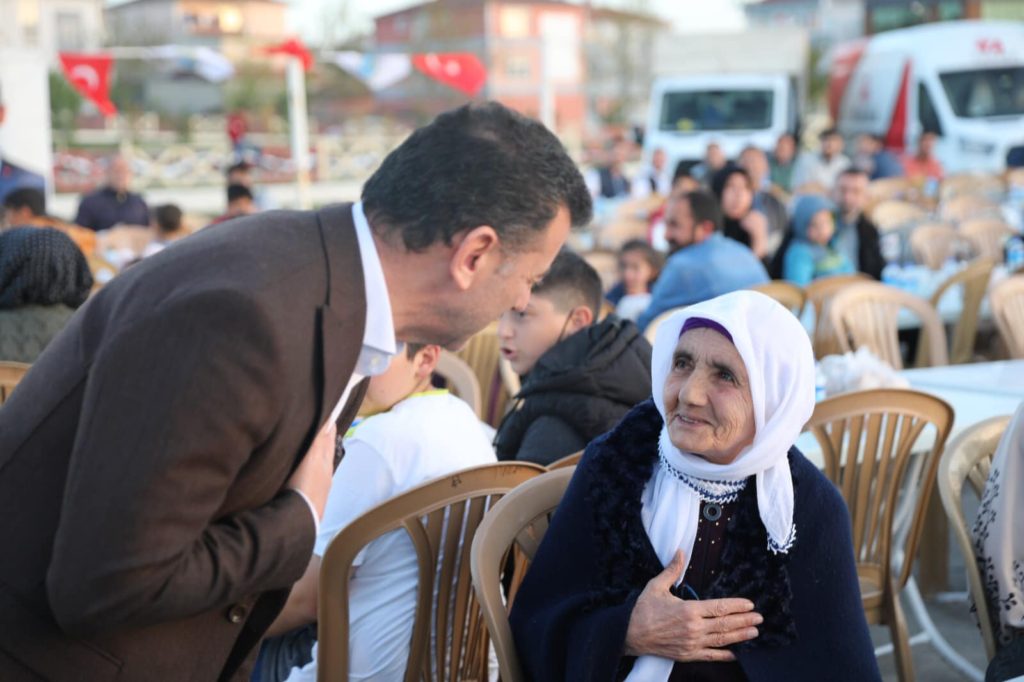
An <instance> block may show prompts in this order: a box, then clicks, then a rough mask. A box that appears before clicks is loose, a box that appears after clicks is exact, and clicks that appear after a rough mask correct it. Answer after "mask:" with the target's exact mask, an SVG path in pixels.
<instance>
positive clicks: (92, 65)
mask: <svg viewBox="0 0 1024 682" xmlns="http://www.w3.org/2000/svg"><path fill="white" fill-rule="evenodd" d="M59 56H60V63H61V66H62V67H64V77H65V78H67V79H68V82H69V83H71V85H73V86H74V88H75V90H78V92H80V93H82V95H83V96H84V97H86V98H88V99H89V101H91V102H92V103H93V104H95V105H96V107H97V108H99V110H100V113H101V114H103V115H104V116H113V115H114V114H116V113H117V107H115V106H114V103H113V102H111V101H110V67H111V65H112V64H113V63H114V58H113V57H111V56H110V55H109V54H73V53H71V52H61V53H60V54H59Z"/></svg>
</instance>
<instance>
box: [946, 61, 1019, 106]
mask: <svg viewBox="0 0 1024 682" xmlns="http://www.w3.org/2000/svg"><path fill="white" fill-rule="evenodd" d="M939 80H940V81H941V82H942V88H943V90H945V91H946V97H948V98H949V104H950V106H951V107H953V113H954V114H956V115H957V116H958V117H959V118H988V117H991V116H1021V115H1024V67H1020V66H1016V67H1006V68H1001V69H979V70H975V71H948V72H946V73H943V74H939Z"/></svg>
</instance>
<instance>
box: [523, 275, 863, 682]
mask: <svg viewBox="0 0 1024 682" xmlns="http://www.w3.org/2000/svg"><path fill="white" fill-rule="evenodd" d="M651 374H652V379H653V384H652V385H653V386H654V387H655V388H654V399H653V400H652V401H648V402H644V403H642V404H640V405H638V406H637V407H636V408H634V409H633V410H632V411H631V412H630V413H629V414H627V415H626V416H625V417H624V418H623V420H622V421H621V422H620V423H619V425H618V426H617V427H616V428H615V429H614V430H613V431H611V432H609V433H607V434H605V435H604V436H601V437H600V438H598V439H597V440H595V441H594V442H593V443H591V444H590V446H589V447H588V448H587V450H586V453H585V455H584V457H583V460H582V462H581V463H580V465H579V468H578V469H577V471H576V474H575V476H574V477H573V480H572V483H571V484H570V486H569V489H568V491H567V492H566V495H565V497H564V499H563V501H562V504H561V505H560V506H559V508H558V512H557V513H556V514H555V517H554V519H553V521H552V524H551V527H550V529H549V530H548V532H547V535H546V536H545V538H544V542H543V544H542V545H541V547H540V549H539V551H538V553H537V556H536V558H535V561H534V562H533V565H532V566H531V568H530V571H529V572H528V573H527V575H526V580H525V582H524V583H523V585H522V588H521V589H520V591H519V593H518V595H517V596H516V599H515V602H514V606H513V609H512V614H511V622H512V630H513V634H514V635H515V639H516V646H517V649H518V651H519V656H520V659H521V661H522V663H523V666H524V668H525V670H527V671H528V673H529V676H530V677H531V678H532V679H533V680H536V681H540V680H580V681H582V680H621V679H627V680H629V681H630V682H638V681H643V682H663V681H665V680H786V681H787V682H790V681H799V680H830V681H837V680H839V681H842V680H850V681H853V680H856V681H857V682H863V681H865V680H878V679H880V678H879V672H878V667H877V665H876V663H875V657H874V653H873V651H872V646H871V640H870V638H869V636H868V629H867V625H866V623H865V619H864V613H863V611H862V609H861V602H860V591H859V587H858V581H857V572H856V567H855V564H854V556H853V550H852V544H851V539H850V519H849V516H848V514H847V511H846V507H845V505H844V504H843V500H842V498H841V497H840V495H839V493H838V491H837V490H836V489H835V488H834V487H833V486H832V484H831V483H829V481H828V480H827V479H826V478H825V477H824V476H823V475H822V474H821V473H820V472H819V471H818V469H817V468H815V467H814V465H812V464H811V463H810V462H808V461H807V460H806V459H805V458H804V457H803V455H801V454H800V453H799V452H798V451H797V450H796V448H794V447H792V446H793V442H794V441H795V440H796V438H797V436H798V435H799V433H800V431H801V429H802V427H803V425H804V423H805V422H806V421H807V420H808V418H809V417H810V416H811V412H812V411H813V408H814V356H813V354H812V352H811V345H810V342H809V340H808V338H807V333H806V332H805V331H804V329H803V327H801V325H800V323H799V321H798V320H797V319H796V318H795V317H794V316H793V315H792V314H791V313H790V312H789V311H788V310H786V309H785V308H783V307H782V306H781V305H779V304H778V303H776V302H775V301H773V300H771V299H769V298H768V297H766V296H763V295H761V294H759V293H755V292H751V291H739V292H734V293H731V294H727V295H725V296H721V297H719V298H715V299H711V300H710V301H706V302H704V303H700V304H697V305H694V306H691V307H689V308H687V309H686V310H685V311H682V312H680V313H678V314H676V315H675V316H673V317H671V318H669V319H668V320H667V321H665V322H664V323H662V325H661V326H660V327H659V328H658V332H657V337H656V340H655V343H654V354H653V361H652V366H651Z"/></svg>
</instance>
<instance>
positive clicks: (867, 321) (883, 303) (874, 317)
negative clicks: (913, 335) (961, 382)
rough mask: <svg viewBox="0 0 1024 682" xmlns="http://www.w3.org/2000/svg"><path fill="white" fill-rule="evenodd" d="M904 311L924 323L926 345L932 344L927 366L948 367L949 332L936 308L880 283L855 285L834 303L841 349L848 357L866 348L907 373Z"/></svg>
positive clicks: (834, 321)
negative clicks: (902, 326) (901, 332)
mask: <svg viewBox="0 0 1024 682" xmlns="http://www.w3.org/2000/svg"><path fill="white" fill-rule="evenodd" d="M900 308H906V309H908V310H910V311H911V312H913V313H914V315H916V316H917V318H918V319H919V320H920V321H921V327H922V330H923V333H924V337H925V338H924V342H925V343H927V344H928V353H927V359H926V361H927V366H931V367H935V366H940V365H948V364H949V351H947V350H946V329H945V327H944V326H943V324H942V319H941V318H940V317H939V314H938V313H937V312H936V311H935V308H933V307H932V305H931V304H930V303H928V301H926V300H924V299H923V298H919V297H917V296H914V295H913V294H910V293H907V292H906V291H902V290H900V289H896V288H895V287H890V286H886V285H884V284H879V283H878V282H865V283H862V284H856V285H851V286H850V287H849V288H847V289H844V290H843V291H841V292H839V293H838V294H836V295H835V297H834V298H833V299H832V303H831V305H830V306H829V321H830V322H831V323H832V328H833V329H835V333H836V338H837V339H838V341H839V348H840V349H841V350H842V351H843V352H844V353H845V352H849V351H854V350H856V349H857V348H860V347H862V346H866V347H867V348H868V349H870V350H871V352H872V353H874V354H875V355H877V356H878V357H879V358H881V359H882V360H884V361H885V362H887V363H889V365H891V366H892V367H893V368H895V369H903V358H902V357H901V356H900V344H899V312H900ZM921 360H924V359H921ZM919 364H923V363H921V362H919Z"/></svg>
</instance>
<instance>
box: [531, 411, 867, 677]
mask: <svg viewBox="0 0 1024 682" xmlns="http://www.w3.org/2000/svg"><path fill="white" fill-rule="evenodd" d="M661 426H662V419H661V416H660V415H659V414H658V412H657V410H656V408H655V407H654V403H653V402H652V401H650V400H648V401H646V402H644V403H641V404H640V405H638V406H637V407H636V408H634V409H633V410H632V411H631V412H630V413H629V414H627V415H626V416H625V417H624V418H623V420H622V422H620V423H619V425H618V426H617V427H616V428H615V429H614V430H613V431H611V432H610V433H607V434H605V435H603V436H601V437H600V438H598V439H596V440H595V441H594V442H592V443H591V444H590V445H589V446H588V447H587V450H586V452H585V453H584V456H583V460H582V461H581V462H580V465H579V467H578V468H577V470H576V474H575V475H574V476H573V479H572V482H571V483H570V485H569V489H568V490H567V491H566V494H565V497H564V499H563V500H562V503H561V505H560V506H559V508H558V511H557V512H556V513H555V516H554V518H553V519H552V523H551V527H550V528H549V529H548V532H547V534H546V535H545V537H544V541H543V543H542V544H541V546H540V549H539V550H538V552H537V556H536V557H535V559H534V562H533V564H532V565H531V567H530V570H529V572H528V573H527V574H526V579H525V580H524V582H523V585H522V587H521V589H520V590H519V593H518V594H517V595H516V599H515V603H514V605H513V608H512V613H511V624H512V632H513V635H514V636H515V641H516V648H517V650H518V652H519V657H520V661H521V662H522V665H523V668H524V670H525V671H526V672H527V673H528V675H529V677H530V678H532V679H533V680H535V681H537V682H541V681H547V680H551V681H554V680H559V681H561V680H574V681H579V682H583V681H588V680H621V679H623V678H624V677H625V676H626V675H627V674H628V673H629V670H630V669H631V668H632V666H633V663H634V661H635V660H636V659H635V658H632V657H628V656H624V655H623V648H624V643H625V639H626V628H627V626H628V625H629V617H630V614H631V613H632V611H633V606H634V604H635V603H636V600H637V597H639V595H640V592H641V591H642V590H643V588H644V586H645V585H646V584H647V582H648V581H649V580H650V579H651V578H653V577H654V576H656V575H657V574H658V573H660V572H661V571H662V570H663V566H662V564H661V562H660V561H659V560H658V557H657V555H656V554H655V552H654V548H653V547H652V546H651V543H650V540H649V539H648V537H647V533H646V531H644V528H643V524H642V522H641V518H640V495H641V492H642V491H643V488H644V485H645V484H646V482H647V481H648V480H649V479H650V477H651V475H652V472H653V467H654V465H655V463H656V462H657V439H658V433H659V431H660V429H661ZM789 463H790V469H791V471H792V473H793V483H794V494H795V512H794V514H795V523H796V528H797V537H796V542H795V544H794V546H793V548H792V549H791V550H790V552H789V553H788V554H784V555H773V554H771V553H770V552H769V551H768V549H767V536H766V533H765V530H764V526H763V525H762V523H761V521H760V518H759V516H758V512H757V500H756V493H755V486H754V485H753V481H752V480H751V481H750V483H749V484H748V485H747V487H746V488H745V489H744V491H743V493H741V495H740V498H739V500H738V501H737V509H736V513H735V514H734V515H733V519H732V522H731V523H730V525H729V530H728V534H727V537H728V540H727V544H726V545H725V548H724V550H723V553H722V559H721V564H720V566H719V575H718V577H717V578H716V579H715V581H714V582H713V583H712V585H711V587H710V589H709V591H708V593H707V594H706V595H702V597H703V598H705V599H716V598H723V597H745V598H747V599H750V600H751V601H753V602H754V604H755V609H756V610H757V612H758V613H760V614H761V615H762V616H763V617H764V623H762V624H761V625H760V626H759V628H758V629H759V631H760V635H759V636H758V637H757V638H756V639H754V640H752V641H750V642H744V643H742V644H739V645H736V646H733V647H730V649H731V650H732V651H733V653H735V655H736V658H737V660H738V661H739V664H740V666H741V667H742V668H743V671H744V673H745V674H746V676H747V677H748V678H749V679H750V680H752V681H753V682H761V681H765V682H767V681H775V680H779V681H781V680H785V681H786V682H800V681H801V680H807V681H808V682H811V681H814V682H818V681H819V680H830V681H831V682H843V681H845V680H849V681H850V682H854V681H856V682H864V681H870V680H880V679H881V678H880V675H879V672H878V665H877V663H876V661H875V656H874V651H873V648H872V645H871V639H870V637H869V635H868V628H867V623H866V621H865V619H864V612H863V610H862V608H861V601H860V588H859V583H858V581H857V571H856V566H855V563H854V556H853V549H852V541H851V539H850V518H849V514H848V513H847V510H846V505H845V504H844V502H843V499H842V497H841V496H840V494H839V492H838V490H836V488H835V487H834V486H833V485H832V484H831V483H830V482H829V481H828V480H827V479H826V478H825V477H824V476H823V475H822V474H821V472H820V471H818V469H817V468H816V467H815V466H814V465H812V464H811V463H810V462H808V461H807V459H806V458H804V456H803V455H801V454H800V453H799V452H798V451H797V450H796V449H795V448H793V449H792V450H790V453H789Z"/></svg>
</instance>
